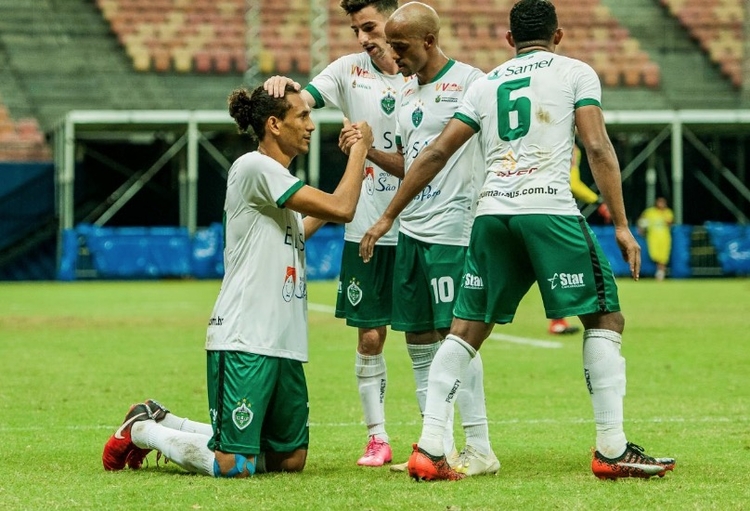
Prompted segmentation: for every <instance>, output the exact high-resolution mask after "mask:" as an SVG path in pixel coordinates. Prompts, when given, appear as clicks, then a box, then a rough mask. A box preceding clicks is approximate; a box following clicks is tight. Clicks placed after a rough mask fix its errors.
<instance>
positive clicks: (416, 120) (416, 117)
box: [411, 105, 424, 128]
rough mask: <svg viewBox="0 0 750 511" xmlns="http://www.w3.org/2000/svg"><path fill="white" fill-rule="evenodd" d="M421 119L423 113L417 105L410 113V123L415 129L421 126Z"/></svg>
mask: <svg viewBox="0 0 750 511" xmlns="http://www.w3.org/2000/svg"><path fill="white" fill-rule="evenodd" d="M423 118H424V112H423V111H422V107H421V106H419V105H417V108H416V109H415V110H414V111H413V112H412V113H411V122H412V124H413V125H414V127H415V128H418V127H419V125H420V124H422V119H423Z"/></svg>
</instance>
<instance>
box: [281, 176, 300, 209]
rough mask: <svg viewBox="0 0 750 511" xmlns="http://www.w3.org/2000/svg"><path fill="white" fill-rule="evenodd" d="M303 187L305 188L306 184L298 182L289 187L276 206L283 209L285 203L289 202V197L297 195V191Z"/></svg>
mask: <svg viewBox="0 0 750 511" xmlns="http://www.w3.org/2000/svg"><path fill="white" fill-rule="evenodd" d="M303 186H305V183H303V182H302V181H297V182H296V183H294V184H293V185H292V186H291V187H289V189H288V190H287V191H286V193H285V194H284V195H282V196H281V197H279V200H277V201H276V205H277V206H278V207H280V208H283V207H284V203H285V202H286V201H288V200H289V197H291V196H292V195H294V194H295V193H297V191H298V190H299V189H300V188H302V187H303Z"/></svg>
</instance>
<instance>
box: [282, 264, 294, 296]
mask: <svg viewBox="0 0 750 511" xmlns="http://www.w3.org/2000/svg"><path fill="white" fill-rule="evenodd" d="M296 286H297V269H296V268H295V267H294V266H287V267H286V275H284V284H283V285H282V286H281V297H282V298H283V299H284V301H285V302H291V301H292V297H293V296H294V288H295V287H296Z"/></svg>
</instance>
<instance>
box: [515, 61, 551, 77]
mask: <svg viewBox="0 0 750 511" xmlns="http://www.w3.org/2000/svg"><path fill="white" fill-rule="evenodd" d="M553 60H555V59H554V57H553V58H551V59H548V60H540V61H539V62H531V63H528V64H522V65H520V66H513V65H511V66H508V67H507V68H505V73H503V74H504V75H505V76H516V75H522V74H526V73H530V72H531V71H536V70H537V69H544V68H545V67H550V66H551V65H552V61H553Z"/></svg>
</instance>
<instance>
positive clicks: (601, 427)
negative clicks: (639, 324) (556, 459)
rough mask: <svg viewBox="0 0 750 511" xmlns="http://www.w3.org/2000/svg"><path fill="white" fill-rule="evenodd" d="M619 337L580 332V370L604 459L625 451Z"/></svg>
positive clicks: (607, 332)
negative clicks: (581, 362) (581, 340)
mask: <svg viewBox="0 0 750 511" xmlns="http://www.w3.org/2000/svg"><path fill="white" fill-rule="evenodd" d="M621 343H622V336H621V335H620V334H618V333H617V332H613V331H611V330H601V329H589V330H586V331H585V332H583V371H584V376H585V377H586V386H587V387H588V389H589V394H591V404H592V405H593V407H594V422H595V423H596V450H597V451H599V452H600V453H601V454H603V455H604V456H606V457H607V458H616V457H618V456H620V455H621V454H622V453H623V452H625V448H626V444H627V440H626V438H625V432H624V431H623V426H622V422H623V412H622V409H623V397H624V396H625V383H626V380H625V359H624V358H623V357H622V356H620V344H621Z"/></svg>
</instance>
